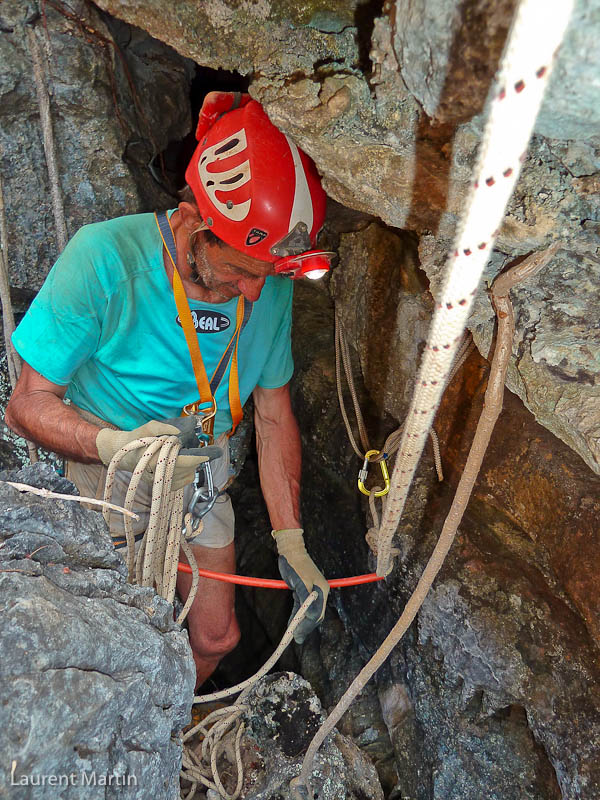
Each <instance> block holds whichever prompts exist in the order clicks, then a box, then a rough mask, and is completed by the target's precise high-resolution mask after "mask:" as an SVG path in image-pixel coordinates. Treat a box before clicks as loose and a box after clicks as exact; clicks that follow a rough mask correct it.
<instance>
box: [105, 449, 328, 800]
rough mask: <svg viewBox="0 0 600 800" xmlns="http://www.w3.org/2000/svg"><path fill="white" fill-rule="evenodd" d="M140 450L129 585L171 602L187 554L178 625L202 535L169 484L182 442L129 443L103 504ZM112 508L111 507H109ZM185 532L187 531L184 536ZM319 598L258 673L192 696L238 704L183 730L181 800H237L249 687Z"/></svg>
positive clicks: (133, 486)
mask: <svg viewBox="0 0 600 800" xmlns="http://www.w3.org/2000/svg"><path fill="white" fill-rule="evenodd" d="M140 448H143V449H144V452H143V454H142V456H141V457H140V459H139V461H138V463H137V465H136V467H135V469H134V471H133V473H132V475H131V480H130V483H129V486H128V488H127V492H126V495H125V501H124V509H125V511H126V512H127V513H126V514H125V515H124V516H123V521H124V525H125V537H126V540H127V558H126V561H127V568H128V575H129V581H130V582H131V583H137V584H138V585H140V586H151V587H154V589H155V590H156V592H157V593H158V594H159V595H160V596H161V597H163V598H164V599H165V600H167V602H169V603H173V601H174V599H175V587H176V581H177V566H178V562H179V550H180V548H181V549H182V550H183V552H184V553H185V554H186V556H187V558H188V561H189V564H190V571H191V573H192V586H191V589H190V592H189V595H188V597H187V599H186V602H185V605H184V607H183V609H182V611H181V613H180V614H179V616H178V617H177V623H178V624H181V623H182V622H183V620H184V619H185V618H186V616H187V614H188V613H189V610H190V607H191V605H192V603H193V602H194V598H195V597H196V592H197V590H198V583H199V571H198V566H197V563H196V560H195V559H194V554H193V552H192V548H191V546H190V545H189V544H188V542H187V539H189V538H191V537H194V536H197V535H198V534H199V533H200V530H199V529H198V528H196V529H195V530H192V528H191V517H192V515H191V514H189V513H188V514H186V515H185V517H184V514H183V494H184V490H183V489H178V490H176V491H171V489H170V487H171V481H172V478H173V471H174V469H175V462H176V461H177V456H178V455H179V450H180V449H181V442H180V440H179V439H178V438H177V436H157V437H153V436H149V437H143V438H141V439H137V440H136V441H133V442H129V443H128V444H127V445H125V447H123V448H121V450H119V451H118V452H117V453H116V454H115V456H114V458H113V459H112V460H111V462H110V464H109V467H108V472H107V476H106V485H105V490H104V501H105V502H106V503H110V501H111V498H112V490H113V485H114V479H115V473H116V471H117V469H118V467H119V463H120V461H121V459H122V458H123V457H124V456H125V455H126V454H127V453H128V452H129V451H131V450H138V449H140ZM157 453H158V461H157V464H156V467H155V470H154V479H153V483H152V501H151V506H150V518H149V521H148V527H147V529H146V532H145V534H144V537H143V538H142V542H141V545H140V548H139V552H138V553H137V555H136V552H135V538H134V532H133V526H132V517H131V516H129V514H130V513H133V503H134V500H135V493H136V491H137V488H138V486H139V483H140V481H141V480H142V476H143V474H144V472H145V471H146V467H147V466H148V463H149V461H150V460H151V459H152V458H153V456H154V455H155V454H157ZM113 508H114V506H113ZM110 511H111V510H110V508H109V507H107V506H103V508H102V513H103V516H104V520H105V522H106V524H107V525H108V526H109V527H110ZM184 531H185V532H184ZM316 598H317V593H316V592H311V593H310V594H309V596H308V597H307V598H306V600H305V601H304V603H302V605H301V606H300V608H299V609H298V612H297V613H296V615H295V616H294V618H293V619H292V621H291V622H290V625H289V626H288V628H287V630H286V632H285V634H284V636H283V638H282V640H281V642H280V643H279V646H278V647H277V649H276V650H275V652H274V653H273V654H272V656H271V657H270V658H269V659H268V661H267V662H266V663H265V664H264V665H263V666H262V667H261V669H260V670H259V671H258V672H257V673H256V674H255V675H253V676H252V677H251V678H248V680H246V681H244V682H243V683H239V684H237V685H236V686H232V687H231V688H229V689H225V690H223V691H220V692H213V693H212V694H209V695H198V696H197V697H194V701H193V702H194V705H196V704H202V703H209V702H214V701H216V700H223V699H224V698H227V697H232V696H233V695H235V694H238V693H240V692H241V694H240V697H239V698H238V700H237V702H236V703H234V704H233V705H230V706H228V707H225V708H220V709H217V710H216V711H214V712H212V713H211V714H209V715H208V716H207V717H206V718H205V719H204V720H203V721H202V722H201V723H199V724H198V725H196V726H195V727H193V728H191V729H190V730H188V731H186V733H185V735H184V737H183V745H184V747H183V760H182V765H183V767H182V770H181V778H182V779H183V780H186V781H188V782H190V783H191V784H192V786H191V789H190V791H189V792H188V793H187V794H186V795H185V798H186V800H187V798H190V799H191V798H192V797H193V796H194V793H195V791H196V788H197V787H198V785H199V784H201V785H203V786H205V787H208V788H211V789H213V790H214V791H216V792H218V793H219V794H220V796H221V797H222V798H223V800H235V798H237V797H238V795H239V794H240V792H241V788H242V782H243V767H242V758H241V753H240V741H241V737H242V734H243V731H244V725H243V722H242V719H241V718H242V716H243V714H244V712H245V711H246V710H247V706H246V705H245V704H244V703H245V700H246V698H247V697H248V694H249V693H250V691H251V690H252V688H253V687H254V686H255V685H256V684H257V683H258V681H260V679H261V678H263V677H264V675H266V673H267V672H268V671H269V670H270V669H271V667H273V665H274V664H275V663H276V662H277V661H278V660H279V658H280V657H281V655H282V653H283V651H284V650H285V649H286V647H287V646H288V645H289V644H290V642H291V641H292V638H293V635H294V631H295V630H296V628H297V627H298V625H299V624H300V623H301V622H302V620H303V619H304V617H305V616H306V612H307V611H308V609H309V607H310V605H311V603H312V602H313V601H314V600H315V599H316ZM198 733H201V734H203V736H204V739H203V741H202V748H201V754H200V755H198V754H197V753H196V751H195V750H194V749H193V748H192V747H191V746H189V745H186V744H185V743H186V742H189V740H190V739H191V738H192V737H193V736H195V735H197V734H198ZM227 736H229V737H231V736H233V737H234V739H235V741H234V754H235V757H234V760H235V765H236V770H237V779H236V787H235V789H234V791H233V793H232V794H230V793H228V792H227V790H226V789H225V786H224V783H223V779H222V777H221V775H220V773H219V767H218V758H219V755H220V753H221V751H222V749H223V747H224V744H225V739H226V737H227Z"/></svg>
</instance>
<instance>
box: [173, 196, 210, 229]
mask: <svg viewBox="0 0 600 800" xmlns="http://www.w3.org/2000/svg"><path fill="white" fill-rule="evenodd" d="M178 209H179V213H180V214H181V222H182V224H183V227H184V228H185V229H186V230H187V232H188V233H192V231H197V230H199V229H201V226H202V225H204V221H203V219H202V217H201V216H200V212H199V211H198V208H197V207H196V206H195V205H194V204H193V203H186V202H183V203H179V206H178ZM204 227H206V225H204Z"/></svg>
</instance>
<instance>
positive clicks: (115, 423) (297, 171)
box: [6, 92, 329, 685]
mask: <svg viewBox="0 0 600 800" xmlns="http://www.w3.org/2000/svg"><path fill="white" fill-rule="evenodd" d="M196 137H197V139H198V142H199V144H198V147H197V149H196V152H195V153H194V156H193V157H192V160H191V162H190V164H189V166H188V169H187V171H186V179H187V181H188V188H187V195H186V196H185V199H184V200H183V201H182V202H181V203H180V204H179V206H178V208H177V209H176V210H175V211H174V212H173V213H172V214H171V215H170V218H169V219H168V221H167V218H166V215H165V217H164V218H162V219H161V220H160V223H161V227H160V230H159V227H158V224H157V223H158V221H159V220H158V217H157V219H155V217H154V216H153V215H151V214H139V215H132V216H129V217H121V218H118V219H115V220H109V221H107V222H103V223H98V224H94V225H87V226H84V228H82V229H81V230H80V231H79V232H78V233H77V234H76V236H74V237H73V239H72V240H71V242H70V243H69V244H68V246H67V247H66V248H65V251H64V252H63V254H62V255H61V257H60V258H59V259H58V261H57V263H56V264H55V266H54V268H53V269H52V271H51V272H50V274H49V276H48V278H47V280H46V282H45V284H44V286H43V287H42V289H41V291H40V292H39V294H38V296H37V297H36V299H35V301H34V303H33V304H32V306H31V308H30V310H29V312H28V313H27V315H26V316H25V317H24V319H23V321H22V322H21V324H20V325H19V327H18V329H17V331H16V332H15V334H14V339H13V341H14V344H15V346H16V348H17V350H18V351H19V353H20V354H21V356H22V357H23V359H24V365H23V372H22V374H21V377H20V379H19V382H18V384H17V386H16V388H15V391H14V393H13V395H12V397H11V400H10V402H9V405H8V407H7V409H6V422H7V424H8V425H9V426H10V427H11V428H12V429H13V430H15V431H16V432H17V433H19V434H21V435H22V436H25V437H27V438H28V439H31V440H33V441H35V442H37V443H38V444H39V445H41V446H42V447H45V448H47V449H49V450H52V451H54V452H56V453H60V454H62V455H64V456H65V457H66V458H67V459H68V462H67V463H68V468H67V476H68V477H70V478H71V479H72V480H73V481H74V482H75V483H76V485H77V487H78V488H79V490H80V493H81V494H82V495H84V494H85V495H89V493H90V492H92V493H94V494H96V495H100V496H101V494H102V492H103V487H104V478H105V475H106V465H108V464H109V463H110V460H111V458H112V457H113V456H114V454H115V453H116V452H117V451H118V450H119V449H120V448H121V447H122V446H123V445H124V444H125V443H127V442H129V441H133V440H134V439H137V438H139V437H140V436H142V435H161V434H164V433H170V434H175V435H178V436H179V438H180V439H181V441H182V444H183V446H184V447H185V448H190V446H191V449H184V450H182V452H181V454H180V456H179V457H178V460H177V464H176V474H175V478H174V485H175V484H176V485H177V486H182V485H186V484H190V483H191V481H192V480H193V479H194V476H195V470H196V468H197V467H198V466H199V465H200V464H201V463H202V462H203V461H206V459H207V454H208V455H209V456H213V455H214V448H208V450H204V449H203V448H199V447H197V444H198V441H197V439H196V437H195V435H193V428H194V426H195V422H196V417H193V416H191V417H185V416H183V417H182V416H181V414H182V409H184V408H185V409H187V411H188V412H190V411H191V412H194V413H198V414H199V415H200V418H201V419H203V420H204V429H205V430H206V431H208V433H210V434H214V437H215V438H216V444H217V445H218V446H220V447H221V448H222V450H223V457H222V458H221V460H220V462H219V463H218V464H217V465H216V468H215V473H216V475H218V478H217V485H218V486H219V488H221V487H223V486H224V485H225V484H226V483H227V481H228V479H229V474H228V458H227V456H228V444H227V437H228V434H229V433H230V432H231V431H232V429H233V428H235V425H236V424H237V422H238V421H239V418H240V416H241V407H242V406H243V404H244V402H245V400H246V399H247V398H248V396H249V395H250V394H251V393H252V395H253V398H254V403H255V425H256V435H257V446H258V457H259V469H260V480H261V487H262V491H263V494H264V497H265V501H266V504H267V508H268V511H269V516H270V520H271V524H272V527H273V536H274V538H275V541H276V544H277V548H278V552H279V554H280V559H279V565H280V570H281V573H282V575H283V577H284V578H285V580H286V581H287V583H288V585H289V586H290V588H292V589H293V590H294V604H295V609H296V608H297V607H298V605H299V603H300V602H301V601H302V600H303V599H304V598H305V597H306V596H307V595H308V593H309V592H310V590H311V589H312V588H313V587H314V588H315V589H316V590H317V591H318V594H319V599H318V601H315V602H314V603H313V604H312V606H311V609H310V611H309V614H308V616H307V618H306V621H305V623H303V626H302V628H300V629H298V633H297V640H298V641H302V640H303V639H304V638H305V637H306V635H307V634H308V633H309V632H310V631H311V630H312V629H313V628H314V627H315V626H316V625H317V624H318V623H319V622H320V621H321V619H322V618H323V614H324V609H325V603H326V600H327V593H328V585H327V582H326V581H325V579H324V577H323V575H322V574H321V573H320V572H319V570H318V569H317V567H316V566H315V565H314V563H313V562H312V560H311V559H310V557H309V556H308V554H307V553H306V550H305V548H304V543H303V538H302V528H301V522H300V508H299V487H300V437H299V431H298V426H297V423H296V420H295V418H294V415H293V412H292V409H291V404H290V396H289V389H288V383H289V380H290V378H291V375H292V371H293V364H292V359H291V349H290V324H291V298H292V283H291V281H290V280H288V279H287V278H286V277H282V276H281V275H277V274H276V273H277V272H279V273H283V274H284V275H290V276H292V277H299V276H300V275H301V274H303V273H306V272H307V271H310V270H311V269H312V270H313V276H314V275H315V274H319V273H322V272H323V271H324V270H326V269H327V268H328V258H329V254H322V253H319V252H318V251H314V250H312V248H313V247H314V244H315V240H316V235H317V233H318V231H319V229H320V228H321V225H322V223H323V219H324V213H325V195H324V192H323V190H322V188H321V185H320V181H319V178H318V175H317V172H316V169H315V167H314V164H313V163H312V161H311V160H310V159H309V158H308V157H307V156H306V155H305V154H304V153H301V152H300V151H298V149H297V148H296V146H295V145H294V144H293V143H292V142H291V141H290V140H289V139H287V137H285V136H284V135H283V134H281V132H280V131H278V130H277V129H276V128H275V127H274V126H273V125H272V124H271V122H270V121H269V120H268V118H267V116H266V114H265V113H264V111H263V110H262V108H261V106H260V105H259V104H258V103H257V102H256V101H252V100H250V98H249V97H248V96H247V95H246V96H240V95H237V94H236V95H234V94H230V93H217V92H213V93H211V94H210V95H208V96H207V98H206V100H205V102H204V104H203V108H202V111H201V114H200V119H199V122H198V129H197V132H196ZM169 228H170V230H169ZM170 231H172V236H173V239H172V240H171V239H170V237H171V233H170ZM315 271H316V272H315ZM178 287H180V291H179V292H178ZM190 331H191V332H190ZM232 333H233V335H232ZM184 334H185V335H184ZM198 345H199V347H198ZM219 365H220V367H219ZM202 374H204V375H209V376H212V380H211V382H210V387H209V388H208V389H207V388H206V386H207V385H208V382H207V381H205V382H204V384H203V382H202V379H201V375H202ZM206 391H208V398H207V396H206ZM203 392H204V394H203ZM199 395H200V398H199V400H198V397H199ZM65 399H68V400H70V401H71V403H70V404H69V405H67V404H66V403H65V402H64V400H65ZM184 413H185V411H184ZM211 425H214V429H213V430H211ZM205 438H206V437H205ZM195 445H196V446H195ZM141 452H142V451H140V450H135V451H133V452H132V453H130V454H128V456H127V460H126V461H125V462H122V463H121V467H123V464H124V467H125V470H129V472H131V471H132V470H133V469H134V468H135V465H136V463H137V460H138V459H139V457H140V455H141ZM130 477H131V475H130V474H129V473H128V472H124V473H121V478H122V481H121V482H122V484H123V485H122V488H121V493H123V492H124V488H123V486H125V485H126V482H128V480H129V478H130ZM188 495H189V492H188ZM117 502H118V499H117ZM136 502H139V503H140V508H139V509H136V510H139V511H140V512H145V514H146V519H147V507H146V508H145V507H144V503H147V502H148V501H147V499H146V500H144V498H143V497H142V498H141V500H140V498H139V496H138V495H136ZM111 534H112V535H113V539H114V541H115V544H116V545H121V544H122V543H123V535H122V534H123V528H122V522H120V517H119V516H118V515H115V519H114V522H112V523H111ZM140 535H141V533H140ZM138 538H139V537H138ZM192 546H193V552H194V555H195V557H196V560H197V562H198V564H199V566H202V567H204V568H207V569H212V570H216V571H221V572H232V571H233V570H234V566H235V554H234V544H233V512H232V510H231V505H230V501H229V499H228V498H227V496H226V495H222V496H220V497H219V499H218V502H217V503H216V504H215V506H214V508H213V510H212V511H211V512H210V513H209V514H207V516H206V517H205V518H204V530H203V531H202V532H201V533H200V534H199V535H198V536H197V537H196V538H195V539H193V540H192ZM190 585H191V577H189V576H186V575H180V576H179V578H178V590H179V592H180V594H181V595H182V597H183V598H185V597H186V596H187V594H188V592H189V588H190ZM188 624H189V634H190V643H191V646H192V650H193V654H194V659H195V662H196V671H197V682H198V685H199V684H201V683H203V682H204V681H205V680H206V678H207V677H208V676H209V675H210V674H211V673H212V671H213V670H214V669H215V667H216V666H217V664H218V662H219V660H220V659H221V658H222V657H223V655H225V654H226V653H228V652H229V651H231V650H232V649H233V648H234V647H235V645H236V644H237V642H238V640H239V629H238V626H237V621H236V619H235V613H234V594H233V588H232V587H231V586H230V585H228V584H224V583H220V582H217V581H213V580H207V579H201V582H200V587H199V591H198V594H197V596H196V599H195V601H194V603H193V606H192V609H191V611H190V614H189V616H188Z"/></svg>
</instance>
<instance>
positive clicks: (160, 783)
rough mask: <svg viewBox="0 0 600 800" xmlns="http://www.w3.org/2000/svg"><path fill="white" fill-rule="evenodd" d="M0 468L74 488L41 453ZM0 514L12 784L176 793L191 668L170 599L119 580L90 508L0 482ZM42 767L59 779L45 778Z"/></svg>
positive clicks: (4, 687) (1, 768)
mask: <svg viewBox="0 0 600 800" xmlns="http://www.w3.org/2000/svg"><path fill="white" fill-rule="evenodd" d="M2 477H3V479H4V480H6V479H8V478H10V479H12V480H15V481H18V482H21V483H29V484H30V485H37V486H43V487H46V488H50V489H52V490H54V491H58V492H62V493H69V489H70V491H71V492H72V491H73V487H72V484H70V483H69V482H68V481H66V480H64V479H62V478H59V477H58V476H57V475H56V473H54V471H53V470H52V469H51V468H50V467H49V466H48V465H41V464H38V465H35V466H34V467H26V468H24V469H23V470H21V471H20V472H13V473H2ZM0 517H1V520H2V525H1V530H2V534H1V538H2V547H1V549H0V562H1V564H2V568H1V569H0V583H1V584H2V585H1V588H0V596H1V597H2V603H1V605H2V619H3V624H2V628H1V630H0V639H1V641H0V648H1V650H2V660H1V665H0V673H1V676H2V680H1V681H0V687H1V688H0V695H1V698H0V708H1V709H2V711H1V712H0V717H1V725H0V745H1V748H2V752H3V753H4V754H5V758H4V760H3V763H2V764H1V765H0V773H1V775H2V778H1V780H2V783H4V784H5V785H6V784H8V783H9V782H10V780H11V769H12V782H13V783H16V784H17V786H18V788H17V786H13V787H12V788H11V791H10V796H11V797H14V798H15V800H19V798H22V800H26V799H27V800H28V799H29V798H31V797H35V798H40V800H42V799H43V798H48V800H50V798H55V797H57V796H58V794H57V793H58V792H59V791H60V796H61V797H64V798H65V799H67V798H72V799H73V800H75V798H81V797H82V796H85V797H89V798H98V800H100V798H117V797H119V798H121V797H126V798H131V800H134V798H142V797H144V798H145V797H147V796H148V792H150V793H151V794H153V795H154V796H156V797H161V798H165V800H167V798H171V799H172V800H175V798H178V797H179V776H178V769H179V763H180V759H181V744H180V741H179V735H180V732H181V730H182V728H183V727H184V725H186V724H187V723H188V722H189V711H190V707H191V701H192V697H193V691H194V680H195V668H194V663H193V659H192V656H191V651H190V648H189V644H188V641H187V636H186V634H184V633H182V632H181V631H180V629H179V627H178V626H176V625H175V623H174V622H173V608H172V606H171V605H170V604H168V603H166V602H164V601H163V600H161V599H160V598H159V597H158V596H157V595H156V594H155V593H154V591H153V590H151V589H143V588H140V587H134V586H132V585H130V584H128V583H127V582H126V579H125V577H124V576H125V574H126V569H125V566H124V563H123V561H122V560H121V559H120V557H119V556H117V555H116V553H115V551H114V548H113V547H112V543H111V541H110V537H109V536H108V532H107V530H106V526H105V525H104V522H103V520H102V517H101V515H100V514H98V513H96V512H93V511H86V510H85V509H83V508H82V507H81V506H80V504H78V503H74V502H69V501H65V500H54V499H48V498H41V497H37V496H36V495H32V494H21V493H19V492H18V491H17V490H16V489H13V488H12V487H10V486H8V485H7V484H6V483H0ZM13 765H14V766H13ZM43 775H46V776H49V775H55V776H63V778H61V780H62V781H63V782H62V783H56V782H55V783H54V784H52V783H46V785H45V786H41V785H40V784H39V781H40V780H41V778H40V776H43ZM71 775H73V776H74V777H73V778H69V776H71ZM64 776H67V777H66V778H65V777H64ZM36 781H37V783H36ZM66 781H68V782H66ZM32 786H36V788H35V789H32ZM59 786H60V787H61V788H60V790H59V789H58V788H57V787H59Z"/></svg>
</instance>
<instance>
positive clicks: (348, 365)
mask: <svg viewBox="0 0 600 800" xmlns="http://www.w3.org/2000/svg"><path fill="white" fill-rule="evenodd" d="M465 358H466V356H465ZM463 360H464V359H463ZM461 364H462V361H461V362H460V363H459V364H458V366H457V367H456V370H455V373H456V371H458V368H459V367H460V365H461ZM342 367H343V369H344V374H345V375H346V382H347V384H348V390H349V392H350V396H351V398H352V404H353V406H354V414H355V417H356V425H357V427H358V433H359V437H360V441H361V444H362V446H363V451H362V452H361V450H360V448H359V447H358V444H357V443H356V439H355V437H354V433H353V432H352V426H351V425H350V420H349V419H348V413H347V411H346V403H345V401H344V393H343V389H342ZM455 373H454V374H455ZM335 376H336V385H337V394H338V400H339V405H340V412H341V414H342V419H343V420H344V425H345V426H346V432H347V434H348V439H349V440H350V444H351V445H352V449H353V450H354V452H355V453H356V455H357V456H358V457H359V458H360V459H361V460H364V459H365V454H366V453H367V452H368V451H369V450H373V449H376V448H372V447H371V445H370V444H369V435H368V433H367V428H366V425H365V422H364V418H363V415H362V411H361V409H360V403H359V401H358V395H357V392H356V386H355V384H354V376H353V374H352V362H351V360H350V350H349V347H348V341H347V339H346V336H345V334H344V329H343V326H342V323H341V321H340V318H339V314H338V312H337V309H336V311H335ZM403 429H404V423H402V425H400V427H399V428H397V429H396V430H394V431H392V432H391V433H390V434H389V436H388V437H387V439H386V440H385V443H384V445H383V447H382V448H381V450H380V451H379V455H376V456H373V457H372V458H369V462H370V463H372V464H377V463H378V462H380V461H383V460H385V459H388V458H390V456H392V455H394V453H395V452H396V451H397V450H398V448H399V447H400V443H401V441H402V431H403ZM431 444H432V447H433V453H434V460H435V464H436V469H437V472H438V477H439V479H440V481H443V480H444V476H443V474H442V467H441V456H440V448H439V440H438V438H437V436H436V434H435V431H433V433H431Z"/></svg>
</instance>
